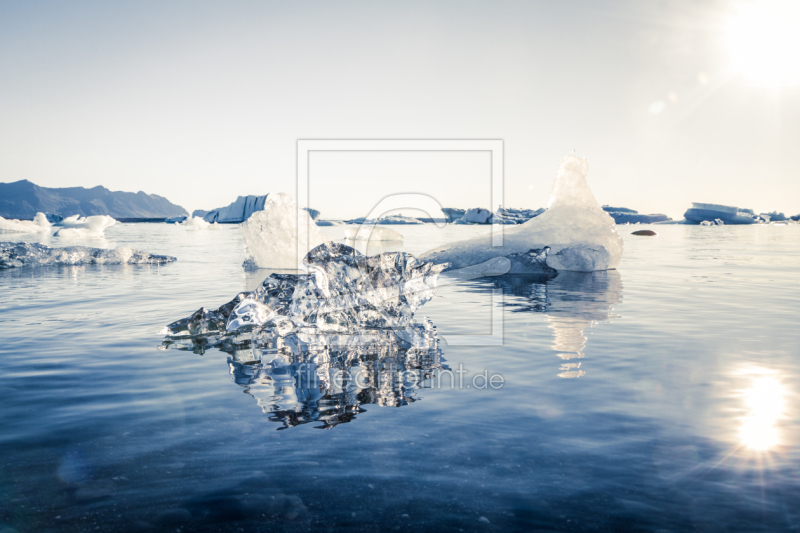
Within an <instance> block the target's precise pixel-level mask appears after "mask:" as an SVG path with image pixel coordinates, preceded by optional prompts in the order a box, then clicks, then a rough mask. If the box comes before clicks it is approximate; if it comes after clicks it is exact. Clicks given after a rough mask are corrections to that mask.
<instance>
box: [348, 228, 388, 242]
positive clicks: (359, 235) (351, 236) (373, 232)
mask: <svg viewBox="0 0 800 533" xmlns="http://www.w3.org/2000/svg"><path fill="white" fill-rule="evenodd" d="M344 238H345V239H347V240H350V241H401V242H402V241H403V234H402V233H399V232H397V231H395V230H393V229H391V228H381V227H377V226H369V225H364V226H349V227H346V228H345V229H344Z"/></svg>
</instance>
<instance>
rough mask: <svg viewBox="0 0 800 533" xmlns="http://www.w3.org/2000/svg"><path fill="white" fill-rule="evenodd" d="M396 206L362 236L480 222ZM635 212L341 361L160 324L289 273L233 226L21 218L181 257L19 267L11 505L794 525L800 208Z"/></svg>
mask: <svg viewBox="0 0 800 533" xmlns="http://www.w3.org/2000/svg"><path fill="white" fill-rule="evenodd" d="M322 229H323V231H324V232H325V233H326V234H328V235H330V236H331V237H332V238H335V239H340V240H341V237H342V236H343V235H344V228H343V227H342V226H332V227H324V228H322ZM635 229H655V230H656V231H657V232H658V236H656V237H639V236H633V235H630V232H632V231H633V230H635ZM399 231H400V232H401V233H402V234H403V235H404V242H403V243H398V242H390V241H387V242H380V243H371V244H370V245H369V249H368V250H366V249H365V246H367V245H366V243H363V242H361V243H356V246H357V247H359V248H360V249H361V250H362V251H367V252H368V253H377V252H381V251H395V250H402V251H405V252H410V253H413V254H415V255H418V254H420V253H421V252H423V251H425V250H428V249H431V248H433V247H435V246H438V245H440V244H443V243H446V242H451V241H453V240H457V239H463V238H468V237H471V236H475V235H477V234H479V233H481V232H486V231H488V228H486V227H471V226H452V225H449V226H446V227H445V228H437V227H436V226H434V225H430V224H426V225H422V226H404V227H402V228H400V229H399ZM618 231H619V232H620V234H621V235H622V237H623V238H624V241H625V251H624V254H623V257H622V263H621V265H620V267H619V269H618V270H614V271H608V272H596V273H591V274H581V273H561V274H559V275H558V276H557V277H555V278H550V279H546V278H541V277H535V276H527V277H526V276H504V277H493V278H479V279H471V280H464V281H460V282H456V283H452V284H447V285H444V286H442V287H440V288H438V289H437V295H436V297H435V298H433V300H431V301H430V302H428V303H427V304H426V305H425V306H424V307H422V308H420V309H419V310H418V311H417V319H418V321H420V322H422V321H423V320H425V321H426V323H429V324H430V326H431V327H432V328H435V332H436V335H437V338H438V344H437V345H436V346H435V347H434V348H432V349H430V350H427V351H421V350H411V349H409V348H408V347H405V346H393V345H391V343H381V342H376V343H373V345H372V346H373V349H372V351H370V350H369V349H365V348H363V347H361V348H358V350H361V352H359V353H358V354H357V355H358V357H354V356H353V353H352V350H349V349H348V348H346V347H344V348H343V347H338V348H335V349H333V348H332V349H331V353H330V360H329V364H327V366H325V365H322V366H324V368H322V366H321V365H316V366H313V367H312V366H311V365H307V364H295V363H292V362H291V361H287V364H283V365H276V364H270V363H268V362H266V361H262V360H261V359H259V358H258V357H256V356H255V355H257V354H255V355H254V354H253V352H252V351H248V350H247V349H237V347H235V346H233V347H230V346H228V347H208V348H207V349H206V348H204V347H202V346H191V345H185V346H170V345H169V343H165V342H164V336H163V335H162V334H159V331H160V330H161V329H162V328H163V327H164V326H165V325H166V324H168V323H170V322H172V321H174V320H175V319H177V318H180V317H184V316H188V315H189V314H191V313H192V312H194V311H196V310H197V309H198V308H200V307H202V306H212V305H221V304H223V303H225V302H227V301H229V300H230V298H231V296H232V295H234V294H236V293H237V292H239V291H243V290H253V289H254V288H255V287H256V286H258V284H260V283H261V281H263V279H264V278H265V277H266V276H267V275H268V274H269V273H270V272H268V271H263V270H261V271H253V272H249V271H245V270H244V269H243V268H242V262H243V261H244V259H245V253H244V250H243V244H242V242H243V240H242V235H241V232H240V231H239V230H238V228H237V227H235V226H224V227H223V228H222V229H221V230H219V231H187V230H186V228H182V227H180V226H174V225H165V224H119V225H116V226H112V227H110V228H108V229H107V230H106V232H105V238H99V237H98V238H87V239H81V240H79V241H75V242H72V241H70V242H67V241H66V240H65V239H59V238H54V237H46V238H44V240H39V239H40V237H37V236H31V235H27V236H16V235H14V236H12V235H8V234H6V235H3V236H2V237H3V239H4V240H14V241H29V242H43V243H44V244H47V245H49V246H64V245H70V244H79V245H83V246H93V247H120V246H126V247H132V248H136V249H140V250H146V251H147V252H150V253H154V254H164V255H170V256H175V257H177V258H178V261H177V262H175V263H171V264H166V265H92V266H80V267H46V268H15V269H10V270H6V271H0V334H2V344H1V345H0V393H2V399H3V401H2V404H0V461H2V463H1V464H2V469H0V530H3V528H13V529H15V530H17V531H19V532H20V533H24V532H28V531H37V532H40V531H95V530H97V531H173V532H174V531H176V530H177V529H180V530H181V531H309V530H311V531H340V530H344V531H384V530H388V531H392V530H397V531H429V530H432V529H438V530H442V531H459V530H463V531H536V530H543V531H642V530H651V531H722V530H724V531H759V530H763V531H780V530H792V529H796V528H797V527H800V506H798V501H799V500H798V498H800V472H798V466H797V465H798V464H800V463H798V459H800V457H798V455H799V454H798V445H799V444H800V428H799V427H798V424H797V422H796V417H797V412H798V411H797V408H798V393H799V392H800V389H799V388H798V385H797V383H798V375H799V373H800V360H798V356H800V330H798V328H797V310H798V302H800V274H798V270H797V265H798V264H800V226H798V225H788V226H768V225H763V226H762V225H759V226H747V227H742V226H739V227H734V226H720V227H701V226H669V225H668V226H619V227H618ZM373 244H375V246H373ZM375 346H378V347H380V346H383V348H385V349H378V348H375ZM175 348H178V349H175ZM457 371H458V372H457ZM462 371H463V374H460V373H459V372H462ZM348 376H351V377H352V376H355V377H354V378H353V379H349V378H348ZM459 376H462V377H463V380H462V381H461V383H459V382H458V379H459ZM497 376H499V377H497ZM451 377H454V378H455V381H451ZM491 377H496V379H495V380H494V381H492V384H493V385H494V386H489V385H487V383H486V378H491ZM359 378H360V381H359Z"/></svg>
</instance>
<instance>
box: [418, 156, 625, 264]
mask: <svg viewBox="0 0 800 533" xmlns="http://www.w3.org/2000/svg"><path fill="white" fill-rule="evenodd" d="M588 172H589V163H588V162H587V161H586V159H583V158H582V157H578V156H576V155H575V154H570V155H568V156H567V157H565V158H564V159H563V160H562V161H561V166H560V168H559V170H558V175H557V176H556V179H555V182H554V183H553V188H552V191H551V193H550V202H549V204H548V208H547V211H545V212H544V213H542V214H540V215H538V216H537V217H535V218H533V219H531V220H529V221H528V222H526V223H524V224H520V225H515V226H512V227H511V228H509V229H506V230H504V231H503V244H502V246H492V235H491V234H486V235H483V236H480V237H475V238H472V239H468V240H464V241H459V242H455V243H450V244H446V245H444V246H440V247H438V248H435V249H433V250H430V251H428V252H425V253H424V254H422V255H421V256H420V260H422V261H427V262H433V263H436V264H440V263H450V267H449V268H454V269H458V268H463V267H467V266H470V265H475V264H479V263H482V262H485V261H487V260H489V259H491V258H493V257H508V258H511V257H514V258H515V259H516V262H515V267H514V269H512V270H511V272H510V273H512V274H525V273H530V274H537V273H542V272H544V270H542V269H543V268H544V267H547V268H550V269H555V270H557V271H560V270H566V271H578V272H591V271H596V270H608V269H614V268H617V266H618V265H619V262H620V260H621V258H622V238H621V237H620V236H619V235H618V234H617V230H616V225H615V223H614V219H613V218H611V216H609V214H608V213H606V212H605V211H603V209H602V207H600V204H599V203H598V202H597V200H596V199H595V197H594V195H593V194H592V191H591V189H590V188H589V185H588V183H587V182H586V175H587V174H588ZM542 251H544V252H545V256H546V257H545V259H544V260H541V259H542ZM527 256H530V258H529V259H528V258H527Z"/></svg>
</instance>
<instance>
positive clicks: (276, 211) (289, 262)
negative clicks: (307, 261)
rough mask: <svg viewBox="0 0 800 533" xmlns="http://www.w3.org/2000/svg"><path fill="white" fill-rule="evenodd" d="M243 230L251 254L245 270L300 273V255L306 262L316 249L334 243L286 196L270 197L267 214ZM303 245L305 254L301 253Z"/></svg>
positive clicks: (254, 218) (256, 216)
mask: <svg viewBox="0 0 800 533" xmlns="http://www.w3.org/2000/svg"><path fill="white" fill-rule="evenodd" d="M241 228H242V233H244V244H245V248H246V250H247V254H248V258H247V260H246V261H245V263H244V266H245V268H289V269H297V268H299V264H298V252H299V254H300V255H299V257H301V258H302V257H303V256H304V255H305V254H306V253H307V252H308V251H309V250H311V249H312V248H315V247H317V246H319V245H320V244H322V243H324V242H328V241H329V240H330V239H329V238H328V237H327V236H326V235H325V234H324V233H322V231H321V230H320V229H319V228H318V227H317V225H316V224H315V223H314V221H313V220H312V219H311V216H310V215H309V214H308V211H305V210H302V209H298V208H297V204H295V203H294V200H292V197H291V196H289V195H288V194H286V193H270V194H269V195H267V198H266V200H265V202H264V206H263V210H261V211H257V212H255V213H253V214H252V215H251V216H250V218H248V219H247V220H246V221H245V222H244V223H243V224H242V226H241ZM298 230H299V233H298ZM301 245H302V246H303V248H304V249H303V250H299V249H298V246H301Z"/></svg>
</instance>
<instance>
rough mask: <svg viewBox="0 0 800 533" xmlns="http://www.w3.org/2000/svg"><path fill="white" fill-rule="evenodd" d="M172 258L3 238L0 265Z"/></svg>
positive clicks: (168, 260)
mask: <svg viewBox="0 0 800 533" xmlns="http://www.w3.org/2000/svg"><path fill="white" fill-rule="evenodd" d="M172 261H175V258H174V257H169V256H166V255H153V254H149V253H147V252H142V251H139V250H134V249H132V248H116V249H114V250H105V249H103V248H87V247H85V246H68V247H66V248H50V247H48V246H45V245H43V244H38V243H27V242H16V243H15V242H0V269H4V268H14V267H23V266H51V265H95V264H97V265H121V264H130V265H133V264H163V263H171V262H172Z"/></svg>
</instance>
